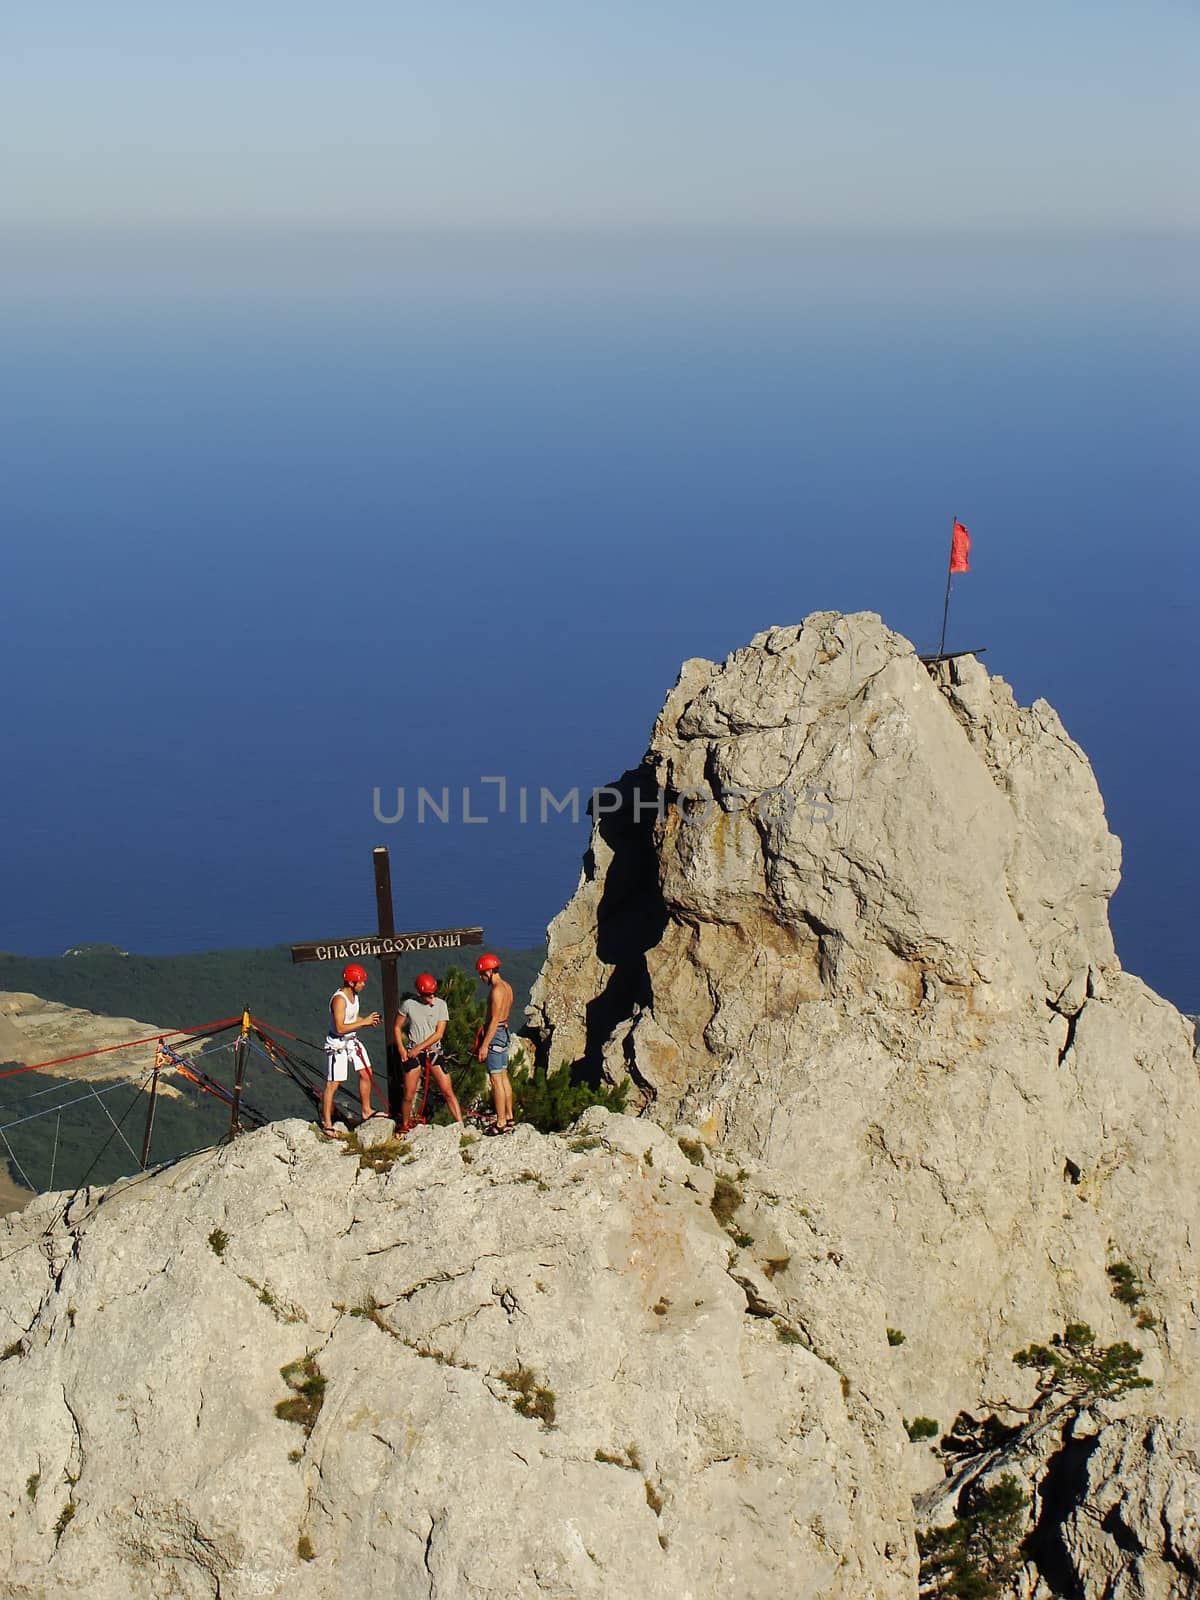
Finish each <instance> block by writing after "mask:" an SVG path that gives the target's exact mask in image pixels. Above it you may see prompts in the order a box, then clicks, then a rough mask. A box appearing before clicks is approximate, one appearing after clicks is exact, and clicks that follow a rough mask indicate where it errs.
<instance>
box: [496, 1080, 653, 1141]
mask: <svg viewBox="0 0 1200 1600" xmlns="http://www.w3.org/2000/svg"><path fill="white" fill-rule="evenodd" d="M509 1076H510V1078H511V1081H512V1090H513V1116H514V1118H515V1119H516V1121H517V1122H528V1123H532V1125H533V1126H534V1127H535V1128H536V1129H537V1130H538V1132H539V1133H561V1132H562V1130H563V1129H564V1128H567V1127H570V1125H571V1123H572V1122H574V1121H575V1119H576V1118H577V1117H581V1116H582V1115H583V1113H584V1112H585V1111H586V1110H587V1109H588V1108H589V1106H603V1107H604V1108H605V1110H606V1111H618V1112H620V1111H624V1109H625V1105H626V1102H627V1101H628V1099H629V1079H628V1078H626V1079H624V1080H623V1081H622V1082H621V1083H619V1084H617V1085H616V1087H615V1088H614V1087H612V1086H611V1085H610V1084H601V1085H599V1086H598V1087H597V1086H594V1085H592V1084H589V1083H587V1082H586V1081H585V1080H584V1079H583V1077H582V1075H581V1073H580V1070H579V1068H578V1067H560V1068H559V1069H558V1071H557V1072H548V1073H547V1072H536V1071H535V1072H529V1071H527V1070H526V1069H525V1068H524V1067H517V1068H516V1069H515V1070H514V1071H513V1072H511V1073H510V1074H509Z"/></svg>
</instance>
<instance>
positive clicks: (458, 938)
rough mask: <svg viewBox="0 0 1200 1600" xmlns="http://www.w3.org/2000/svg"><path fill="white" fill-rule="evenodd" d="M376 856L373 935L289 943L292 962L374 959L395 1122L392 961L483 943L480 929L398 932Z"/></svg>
mask: <svg viewBox="0 0 1200 1600" xmlns="http://www.w3.org/2000/svg"><path fill="white" fill-rule="evenodd" d="M374 857H375V911H376V920H377V921H378V924H379V932H378V933H368V934H366V935H364V936H363V937H361V938H356V939H322V940H320V941H317V942H314V943H312V944H294V945H292V947H291V949H292V960H293V962H300V961H343V962H345V961H363V960H366V959H368V958H370V959H371V960H374V961H378V962H379V965H380V968H381V976H382V980H383V981H382V987H383V1027H384V1042H385V1047H386V1050H387V1086H388V1112H389V1115H391V1116H393V1117H395V1118H396V1119H397V1120H399V1117H400V1108H401V1105H402V1104H403V1101H404V1070H403V1064H402V1063H401V1060H400V1053H399V1051H398V1050H397V1049H396V1018H397V1016H398V1015H399V1013H400V980H399V978H398V977H397V975H396V961H397V959H398V958H399V957H400V956H408V955H417V954H419V953H420V952H421V951H423V950H458V949H460V948H461V947H462V946H463V945H466V944H482V943H483V929H482V928H425V929H422V930H420V931H419V932H417V933H397V932H396V919H395V914H394V912H393V910H392V868H391V863H390V862H389V861H388V853H387V847H386V845H380V846H378V848H377V849H376V850H375V852H374Z"/></svg>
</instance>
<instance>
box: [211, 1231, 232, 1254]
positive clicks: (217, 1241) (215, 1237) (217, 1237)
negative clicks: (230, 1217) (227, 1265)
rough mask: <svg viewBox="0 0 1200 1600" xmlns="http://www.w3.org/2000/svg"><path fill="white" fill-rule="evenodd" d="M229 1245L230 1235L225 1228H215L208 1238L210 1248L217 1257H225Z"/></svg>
mask: <svg viewBox="0 0 1200 1600" xmlns="http://www.w3.org/2000/svg"><path fill="white" fill-rule="evenodd" d="M228 1243H229V1235H228V1234H227V1233H226V1232H225V1229H224V1228H214V1229H213V1231H212V1232H211V1233H210V1234H209V1236H208V1247H209V1249H210V1250H211V1251H212V1253H213V1255H215V1256H223V1255H224V1254H225V1246H226V1245H227V1244H228Z"/></svg>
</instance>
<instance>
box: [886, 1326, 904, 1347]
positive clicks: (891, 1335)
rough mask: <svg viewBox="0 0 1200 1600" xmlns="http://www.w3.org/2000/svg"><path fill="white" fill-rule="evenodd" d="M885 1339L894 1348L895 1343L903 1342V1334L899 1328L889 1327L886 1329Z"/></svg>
mask: <svg viewBox="0 0 1200 1600" xmlns="http://www.w3.org/2000/svg"><path fill="white" fill-rule="evenodd" d="M887 1341H888V1343H889V1344H890V1345H892V1346H893V1348H894V1347H895V1346H896V1345H899V1344H903V1343H904V1335H903V1334H902V1333H901V1332H900V1329H899V1328H889V1329H888V1331H887Z"/></svg>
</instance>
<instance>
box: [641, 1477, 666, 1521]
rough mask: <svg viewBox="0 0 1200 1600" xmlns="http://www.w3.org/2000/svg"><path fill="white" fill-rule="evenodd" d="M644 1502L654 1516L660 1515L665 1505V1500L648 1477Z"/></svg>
mask: <svg viewBox="0 0 1200 1600" xmlns="http://www.w3.org/2000/svg"><path fill="white" fill-rule="evenodd" d="M646 1504H647V1505H648V1506H649V1507H650V1509H651V1511H653V1513H654V1515H655V1516H656V1517H661V1516H662V1513H663V1506H665V1505H666V1501H665V1500H664V1499H663V1497H662V1494H661V1493H660V1491H659V1490H658V1489H657V1488H656V1487H655V1485H654V1484H652V1483H651V1482H650V1479H649V1478H647V1479H646Z"/></svg>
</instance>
